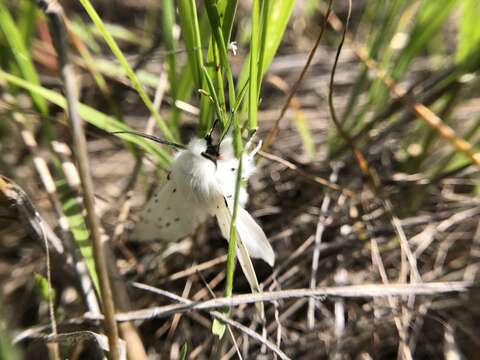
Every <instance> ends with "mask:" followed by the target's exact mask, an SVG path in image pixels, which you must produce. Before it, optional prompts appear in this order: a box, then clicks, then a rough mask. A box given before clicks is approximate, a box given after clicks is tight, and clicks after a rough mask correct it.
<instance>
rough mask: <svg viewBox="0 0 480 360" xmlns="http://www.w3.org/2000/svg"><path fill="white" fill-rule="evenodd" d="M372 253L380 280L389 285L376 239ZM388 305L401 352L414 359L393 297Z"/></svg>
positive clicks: (373, 239)
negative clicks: (396, 311)
mask: <svg viewBox="0 0 480 360" xmlns="http://www.w3.org/2000/svg"><path fill="white" fill-rule="evenodd" d="M370 242H371V251H372V263H373V264H374V265H376V266H377V269H378V272H379V274H380V278H381V279H382V282H383V283H384V284H385V285H389V284H390V281H389V280H388V276H387V272H386V271H385V267H384V265H383V261H382V257H381V255H380V250H379V249H378V244H377V240H376V239H375V238H372V239H371V241H370ZM387 301H388V304H389V305H390V308H391V310H392V314H393V319H394V322H395V327H396V328H397V331H398V335H399V337H400V344H399V350H400V353H401V354H402V355H403V356H404V357H405V359H406V360H411V359H412V353H411V351H410V347H409V346H408V344H407V329H406V328H405V327H403V326H402V321H401V320H400V318H399V317H398V315H396V314H395V308H396V305H397V304H395V301H394V299H393V298H392V297H391V296H388V297H387Z"/></svg>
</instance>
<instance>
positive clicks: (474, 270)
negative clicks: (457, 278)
mask: <svg viewBox="0 0 480 360" xmlns="http://www.w3.org/2000/svg"><path fill="white" fill-rule="evenodd" d="M478 254H480V222H479V223H478V224H477V230H476V231H475V235H473V240H472V245H471V248H470V252H469V254H468V257H469V258H470V259H472V262H471V263H470V264H468V265H467V267H466V268H465V272H464V274H463V280H464V281H474V280H475V278H476V276H477V274H478V269H479V264H478V262H474V261H473V259H475V258H477V257H478Z"/></svg>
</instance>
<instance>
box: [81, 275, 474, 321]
mask: <svg viewBox="0 0 480 360" xmlns="http://www.w3.org/2000/svg"><path fill="white" fill-rule="evenodd" d="M142 286H144V287H146V286H147V285H142ZM473 286H475V283H472V282H465V281H450V282H448V281H447V282H430V283H427V282H425V283H421V284H420V283H415V284H388V285H386V284H364V285H346V286H335V287H318V288H316V289H308V288H307V289H288V290H282V291H270V292H263V293H258V294H241V295H235V296H233V297H222V298H216V299H211V300H206V301H200V302H192V301H190V300H189V302H188V303H184V304H175V305H165V306H157V307H152V308H148V309H141V310H134V311H129V312H124V313H118V314H117V316H116V319H117V321H130V320H146V319H151V318H156V317H167V316H170V315H172V314H176V313H182V312H187V311H192V310H211V309H218V308H222V307H234V306H239V305H243V304H255V303H257V302H270V301H278V300H285V299H299V298H308V297H310V296H315V297H321V298H328V297H343V298H375V297H389V296H391V297H393V296H400V297H401V296H409V295H422V296H427V295H430V296H434V295H441V294H448V293H458V292H464V291H467V290H468V289H470V288H471V287H473ZM151 288H152V287H150V289H151ZM158 290H159V289H157V291H158ZM84 318H85V319H88V320H101V319H102V318H103V317H102V316H96V315H94V314H85V316H84Z"/></svg>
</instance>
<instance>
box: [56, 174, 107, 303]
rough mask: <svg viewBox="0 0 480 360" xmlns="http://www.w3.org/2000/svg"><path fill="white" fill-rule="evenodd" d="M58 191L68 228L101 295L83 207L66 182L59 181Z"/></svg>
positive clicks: (57, 183)
mask: <svg viewBox="0 0 480 360" xmlns="http://www.w3.org/2000/svg"><path fill="white" fill-rule="evenodd" d="M56 185H57V191H58V196H59V200H60V203H61V204H62V210H63V213H64V214H65V216H66V217H67V221H68V226H69V229H70V232H71V233H72V236H73V238H74V239H75V243H76V244H77V246H78V249H79V250H80V253H81V254H82V256H83V258H84V259H85V263H86V265H87V269H88V272H89V274H90V276H91V278H92V281H93V284H94V285H95V289H96V290H97V293H98V294H99V289H100V288H99V284H98V276H97V272H96V270H95V262H94V260H93V248H92V243H91V241H90V234H89V232H88V228H87V225H86V222H85V218H84V217H83V215H82V207H81V206H80V204H79V203H78V201H77V200H76V199H75V195H74V194H72V192H71V191H70V189H69V187H68V185H67V183H66V181H65V180H58V181H57V182H56Z"/></svg>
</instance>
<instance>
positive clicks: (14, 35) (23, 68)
mask: <svg viewBox="0 0 480 360" xmlns="http://www.w3.org/2000/svg"><path fill="white" fill-rule="evenodd" d="M0 30H1V31H2V33H3V35H4V38H5V40H6V41H7V43H8V45H9V47H10V49H11V52H12V54H13V57H14V59H15V62H16V64H17V66H18V68H19V69H20V73H21V74H22V77H23V78H24V79H25V80H26V81H28V82H30V83H32V84H35V85H39V84H40V80H39V77H38V74H37V71H36V70H35V67H34V66H33V62H32V59H31V57H30V53H29V51H28V49H27V47H26V46H25V43H24V39H23V37H22V34H21V33H20V31H19V29H18V28H17V26H16V24H15V22H14V20H13V18H12V16H11V15H10V12H9V11H8V9H7V7H6V6H5V5H4V4H3V0H0ZM30 96H31V97H32V100H33V102H34V104H35V105H36V106H37V108H38V110H39V111H40V113H41V114H42V115H47V114H48V107H47V103H46V102H45V100H44V99H43V98H42V97H41V96H38V95H37V94H35V93H32V92H30Z"/></svg>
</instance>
